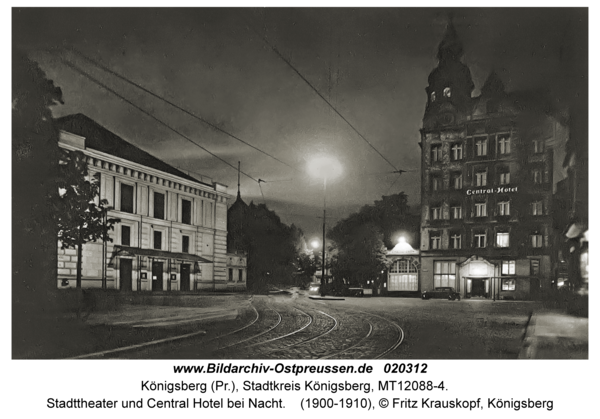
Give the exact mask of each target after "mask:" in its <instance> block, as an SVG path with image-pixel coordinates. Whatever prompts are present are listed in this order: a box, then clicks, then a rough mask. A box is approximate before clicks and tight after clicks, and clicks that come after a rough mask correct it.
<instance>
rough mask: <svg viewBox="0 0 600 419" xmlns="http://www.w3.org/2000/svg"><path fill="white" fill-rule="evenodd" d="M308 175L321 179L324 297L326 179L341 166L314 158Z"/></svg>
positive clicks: (323, 280)
mask: <svg viewBox="0 0 600 419" xmlns="http://www.w3.org/2000/svg"><path fill="white" fill-rule="evenodd" d="M308 173H310V175H311V176H313V177H317V178H323V259H322V260H321V296H322V297H324V296H325V225H326V214H327V179H333V178H336V177H337V176H339V175H340V174H341V173H342V166H341V165H340V163H339V162H338V161H337V160H336V159H335V158H333V157H330V156H324V155H321V156H316V157H314V158H312V159H311V160H310V161H309V162H308Z"/></svg>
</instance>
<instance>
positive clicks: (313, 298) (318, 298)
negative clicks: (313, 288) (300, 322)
mask: <svg viewBox="0 0 600 419" xmlns="http://www.w3.org/2000/svg"><path fill="white" fill-rule="evenodd" d="M308 298H310V299H311V300H331V301H344V300H345V298H343V297H315V296H314V295H309V296H308Z"/></svg>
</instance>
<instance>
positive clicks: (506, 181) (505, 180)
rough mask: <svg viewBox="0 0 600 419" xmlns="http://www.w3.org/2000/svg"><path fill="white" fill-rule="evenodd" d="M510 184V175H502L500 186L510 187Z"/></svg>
mask: <svg viewBox="0 0 600 419" xmlns="http://www.w3.org/2000/svg"><path fill="white" fill-rule="evenodd" d="M509 183H510V173H508V172H506V173H500V185H508V184H509Z"/></svg>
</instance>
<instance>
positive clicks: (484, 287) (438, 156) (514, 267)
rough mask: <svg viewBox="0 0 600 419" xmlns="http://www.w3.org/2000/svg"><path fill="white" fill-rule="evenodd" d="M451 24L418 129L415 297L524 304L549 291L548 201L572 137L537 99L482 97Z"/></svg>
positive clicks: (533, 95)
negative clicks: (428, 293) (448, 291)
mask: <svg viewBox="0 0 600 419" xmlns="http://www.w3.org/2000/svg"><path fill="white" fill-rule="evenodd" d="M462 55H463V47H462V44H461V41H460V39H459V38H458V36H457V33H456V30H455V28H454V27H453V25H452V24H450V25H449V26H448V28H447V31H446V34H445V36H444V38H443V40H442V42H441V43H440V45H439V49H438V55H437V58H438V62H439V64H438V66H437V67H436V68H435V69H434V70H433V71H432V72H431V74H430V75H429V79H428V86H427V88H426V89H425V90H426V93H427V104H426V109H425V114H424V117H423V128H422V129H421V142H420V145H421V150H422V158H421V211H422V212H421V245H420V251H421V272H420V281H421V282H420V287H421V291H423V290H430V289H433V288H436V287H448V286H450V287H454V288H455V289H457V290H458V291H459V292H460V293H461V295H462V296H463V297H466V298H469V297H482V298H495V299H529V298H535V296H536V294H537V293H539V292H540V291H542V290H543V289H544V288H548V287H550V283H551V278H552V276H553V274H552V273H553V269H554V268H553V266H554V264H555V259H556V253H555V252H556V250H555V247H554V246H552V237H553V234H554V233H553V228H554V226H553V222H552V208H553V192H554V189H555V185H556V183H558V182H559V181H560V180H562V179H563V178H564V173H563V172H562V160H563V158H564V144H565V142H566V140H567V137H568V128H567V126H566V123H565V121H564V118H563V117H561V115H560V113H559V112H557V111H556V110H555V107H553V106H551V104H550V101H549V100H548V95H546V94H544V93H543V92H540V91H523V92H507V91H505V88H504V85H503V82H502V81H501V79H500V78H499V77H498V75H497V74H496V73H495V72H492V73H491V74H490V75H489V77H488V79H487V80H486V82H485V83H484V85H483V86H482V87H481V88H480V91H481V94H480V95H479V96H473V95H472V93H473V91H474V88H475V85H474V83H473V80H472V78H471V72H470V70H469V68H468V67H467V66H466V65H465V64H464V63H462Z"/></svg>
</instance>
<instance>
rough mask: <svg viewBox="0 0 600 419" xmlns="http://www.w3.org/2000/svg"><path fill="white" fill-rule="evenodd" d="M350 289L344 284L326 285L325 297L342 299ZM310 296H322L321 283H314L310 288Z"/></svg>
mask: <svg viewBox="0 0 600 419" xmlns="http://www.w3.org/2000/svg"><path fill="white" fill-rule="evenodd" d="M347 292H348V287H347V286H345V285H344V284H339V283H336V284H333V283H329V284H325V295H329V296H336V297H342V296H345V295H347ZM308 295H321V283H320V282H312V283H311V284H310V286H309V287H308Z"/></svg>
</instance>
